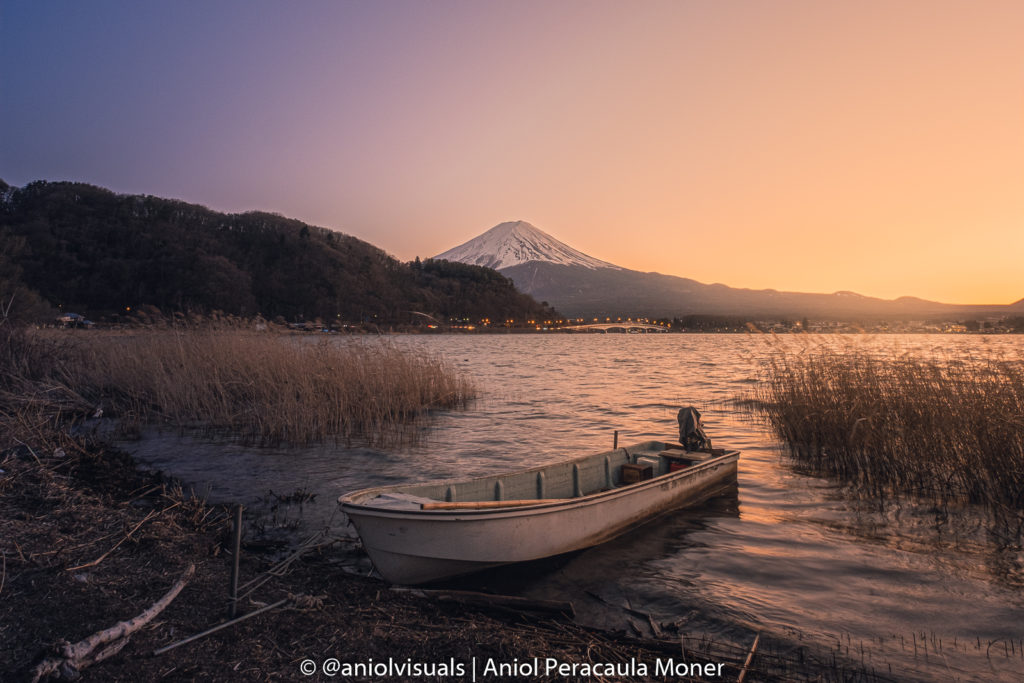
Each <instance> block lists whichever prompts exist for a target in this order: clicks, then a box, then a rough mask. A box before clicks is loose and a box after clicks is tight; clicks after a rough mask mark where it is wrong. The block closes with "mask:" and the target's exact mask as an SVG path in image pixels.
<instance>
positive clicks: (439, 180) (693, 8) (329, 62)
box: [0, 0, 1024, 304]
mask: <svg viewBox="0 0 1024 683" xmlns="http://www.w3.org/2000/svg"><path fill="white" fill-rule="evenodd" d="M0 178H3V179H4V180H5V181H7V182H8V183H10V184H13V185H24V184H25V183H27V182H30V181H32V180H37V179H46V180H75V181H83V182H88V183H92V184H96V185H101V186H104V187H108V188H110V189H112V190H115V191H117V192H125V193H145V194H153V195H158V196H166V197H176V198H179V199H183V200H186V201H190V202H196V203H200V204H204V205H206V206H209V207H211V208H213V209H217V210H222V211H246V210H252V209H260V210H267V211H276V212H279V213H282V214H285V215H287V216H290V217H294V218H298V219H300V220H304V221H306V222H309V223H313V224H316V225H323V226H326V227H330V228H333V229H336V230H340V231H342V232H345V233H348V234H351V235H355V236H357V237H359V238H362V239H365V240H367V241H369V242H372V243H373V244H376V245H377V246H379V247H382V248H383V249H385V250H387V251H388V252H390V253H392V254H393V255H395V256H397V257H398V258H401V259H403V260H411V259H412V258H413V257H414V256H420V257H427V256H432V255H434V254H438V253H440V252H442V251H445V250H447V249H449V248H451V247H453V246H455V245H457V244H460V243H462V242H464V241H466V240H468V239H470V238H472V237H474V236H476V235H478V234H480V233H481V232H483V231H484V230H486V229H488V228H490V227H492V226H493V225H495V224H497V223H500V222H502V221H506V220H519V219H521V220H526V221H529V222H531V223H533V224H534V225H536V226H537V227H539V228H540V229H542V230H544V231H546V232H549V233H551V234H552V235H554V236H555V237H557V238H559V239H561V240H563V241H564V242H566V243H568V244H569V245H571V246H573V247H575V248H577V249H579V250H581V251H583V252H585V253H587V254H590V255H592V256H595V257H597V258H600V259H603V260H606V261H611V262H613V263H616V264H619V265H622V266H625V267H627V268H634V269H637V270H644V271H647V270H652V271H658V272H663V273H669V274H673V275H680V276H685V277H691V278H694V279H696V280H699V281H702V282H722V283H725V284H728V285H730V286H734V287H751V288H758V289H761V288H775V289H779V290H792V291H813V292H832V291H836V290H853V291H857V292H859V293H861V294H865V295H871V296H880V297H884V298H895V297H897V296H901V295H912V296H920V297H924V298H927V299H933V300H939V301H946V302H951V303H993V304H1005V303H1011V302H1013V301H1016V300H1018V299H1020V298H1022V297H1024V267H1021V262H1022V260H1024V259H1022V256H1024V2H1020V1H1019V0H1013V1H997V0H991V1H986V2H981V3H977V2H950V1H946V0H904V1H901V2H895V3H894V2H888V1H884V2H883V1H878V0H865V1H861V2H824V3H823V2H812V1H795V0H774V1H767V0H764V1H762V0H751V1H749V2H715V1H712V0H693V1H687V0H677V1H675V2H653V1H649V0H648V1H643V2H629V3H626V2H605V1H587V2H581V1H580V2H576V1H566V2H536V1H533V0H516V1H514V2H498V1H489V2H470V1H459V2H456V1H453V0H438V1H436V2H397V1H394V0H386V1H381V2H303V3H284V2H256V1H246V2H212V3H208V2H194V1H186V2H174V3H146V2H142V3H140V2H110V1H103V0H97V1H96V2H89V3H78V2H45V3H39V2H24V1H21V0H3V1H2V3H0Z"/></svg>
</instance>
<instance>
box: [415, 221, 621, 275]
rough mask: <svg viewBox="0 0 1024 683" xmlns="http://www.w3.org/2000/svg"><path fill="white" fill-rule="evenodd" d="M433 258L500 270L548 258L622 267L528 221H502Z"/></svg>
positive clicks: (573, 263)
mask: <svg viewBox="0 0 1024 683" xmlns="http://www.w3.org/2000/svg"><path fill="white" fill-rule="evenodd" d="M434 258H436V259H444V260H446V261H458V262H460V263H469V264H472V265H476V266H486V267H488V268H494V269H495V270H501V269H502V268H509V267H511V266H517V265H519V264H521V263H528V262H530V261H545V262H548V263H557V264H561V265H566V266H583V267H585V268H590V269H598V268H614V269H616V270H621V268H619V266H616V265H614V264H611V263H608V262H606V261H601V260H599V259H596V258H593V257H592V256H587V255H586V254H584V253H583V252H581V251H577V250H575V249H573V248H572V247H570V246H569V245H567V244H564V243H562V242H559V241H558V240H556V239H555V238H554V237H552V236H551V235H549V234H547V233H546V232H544V231H542V230H538V229H537V228H535V227H534V226H532V225H530V224H529V223H527V222H526V221H508V222H506V223H499V224H498V225H496V226H494V227H493V228H491V229H490V230H488V231H487V232H485V233H483V234H482V235H479V236H478V237H474V238H473V239H471V240H469V241H468V242H466V243H465V244H460V245H459V246H457V247H455V248H453V249H449V250H448V251H446V252H444V253H443V254H438V255H437V256H435V257H434Z"/></svg>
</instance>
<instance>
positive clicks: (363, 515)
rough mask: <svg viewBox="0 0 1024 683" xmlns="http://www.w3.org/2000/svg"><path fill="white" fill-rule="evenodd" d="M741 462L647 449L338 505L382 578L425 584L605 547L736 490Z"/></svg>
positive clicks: (363, 496)
mask: <svg viewBox="0 0 1024 683" xmlns="http://www.w3.org/2000/svg"><path fill="white" fill-rule="evenodd" d="M738 460H739V452H738V451H726V450H721V449H714V450H711V449H704V450H703V451H686V450H684V449H683V447H682V446H680V445H679V444H673V443H669V442H663V441H645V442H643V443H638V444H635V445H632V446H627V447H625V448H617V449H614V450H611V451H607V452H604V453H596V454H593V455H588V456H584V457H580V458H575V459H572V460H568V461H564V462H558V463H554V464H550V465H545V466H542V467H535V468H533V469H528V470H522V471H518V472H512V473H506V474H499V475H493V476H487V477H479V478H476V479H466V480H459V481H456V480H449V481H437V482H430V483H425V484H402V485H397V486H382V487H376V488H369V489H363V490H361V491H355V492H353V493H348V494H345V495H343V496H341V497H340V498H339V499H338V502H339V503H340V504H341V508H342V510H343V511H344V512H345V513H346V514H347V515H348V516H349V519H351V521H352V523H353V524H354V525H355V527H356V530H357V531H358V532H359V536H360V538H361V539H362V542H363V547H364V548H365V549H366V552H367V554H368V555H369V556H370V559H371V560H372V561H373V565H374V567H376V569H377V571H378V572H380V575H381V576H383V577H384V579H386V580H387V581H389V582H391V583H398V584H420V583H428V582H431V581H439V580H442V579H449V578H453V577H457V576H462V575H465V574H470V573H472V572H476V571H480V570H482V569H487V568H489V567H496V566H499V565H505V564H511V563H514V562H526V561H530V560H537V559H541V558H545V557H552V556H555V555H561V554H563V553H568V552H572V551H574V550H580V549H583V548H588V547H590V546H594V545H597V544H599V543H604V542H605V541H608V540H610V539H612V538H614V537H616V536H618V535H620V534H622V533H623V532H625V531H627V530H629V529H631V528H633V527H636V526H638V525H640V524H642V523H644V522H646V521H649V520H651V519H652V518H654V517H656V516H658V515H660V514H662V513H664V512H667V511H669V510H674V509H678V508H682V507H687V506H693V505H697V504H698V503H701V502H703V501H704V500H707V499H708V498H711V497H713V496H715V495H716V494H718V493H721V492H723V491H724V490H726V489H728V488H729V487H730V485H731V484H732V483H733V482H735V480H736V464H737V461H738ZM638 476H639V477H640V480H639V481H635V482H632V483H630V479H635V478H636V477H638ZM645 476H647V477H650V478H643V477H645Z"/></svg>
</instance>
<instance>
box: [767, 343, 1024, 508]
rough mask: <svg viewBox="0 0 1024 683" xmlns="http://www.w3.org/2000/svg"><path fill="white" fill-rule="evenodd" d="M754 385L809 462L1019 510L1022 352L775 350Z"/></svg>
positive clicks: (880, 484) (1023, 503) (1022, 488)
mask: <svg viewBox="0 0 1024 683" xmlns="http://www.w3.org/2000/svg"><path fill="white" fill-rule="evenodd" d="M756 393H757V398H758V399H759V402H760V406H761V410H762V411H763V412H764V413H765V415H766V416H767V418H768V421H769V423H770V424H771V426H772V427H773V429H774V430H775V432H776V433H777V434H778V435H779V437H781V438H782V439H783V441H784V442H785V443H786V444H787V445H788V446H789V448H790V449H791V451H792V453H793V455H794V456H795V457H796V458H797V459H798V460H800V461H802V462H805V463H807V464H809V465H811V466H813V467H814V468H815V469H816V470H817V471H820V472H823V473H825V474H832V475H838V476H839V477H842V478H845V479H848V480H854V481H856V482H859V483H860V484H862V485H864V486H866V487H868V488H869V489H874V490H878V491H881V490H903V491H916V492H925V493H929V494H934V495H937V496H940V497H947V498H958V499H966V500H970V501H974V502H984V503H989V504H993V505H1006V506H1010V507H1013V508H1016V509H1020V508H1024V355H1021V354H1019V353H1018V355H1017V356H1016V357H1014V358H1007V357H1000V356H995V355H982V356H975V355H971V354H968V353H966V352H954V351H949V352H947V353H945V354H943V355H931V356H927V357H924V356H919V355H910V354H903V355H898V354H880V353H878V352H877V351H874V352H873V351H871V350H868V349H865V348H857V347H848V348H845V349H837V348H834V347H819V348H816V349H815V348H810V349H804V350H803V351H802V352H797V351H796V350H793V349H789V350H779V351H778V352H776V354H775V355H774V356H773V357H772V358H771V359H770V361H769V363H768V366H767V377H766V381H765V382H764V383H763V384H762V385H761V386H760V388H759V389H758V390H757V392H756Z"/></svg>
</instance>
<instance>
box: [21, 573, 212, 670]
mask: <svg viewBox="0 0 1024 683" xmlns="http://www.w3.org/2000/svg"><path fill="white" fill-rule="evenodd" d="M195 571H196V566H195V565H194V564H190V565H189V566H188V569H186V570H185V573H184V574H182V575H181V578H180V579H178V582H177V583H175V584H174V586H172V587H171V589H170V590H169V591H167V593H166V594H165V595H164V596H163V597H162V598H160V599H159V600H157V601H156V602H154V603H153V604H152V605H151V606H150V607H149V609H147V610H146V611H145V612H143V613H142V614H140V615H139V616H137V617H135V618H134V619H129V620H128V621H119V622H118V623H116V624H114V625H113V626H111V627H110V628H107V629H104V630H102V631H99V632H97V633H94V634H92V635H91V636H89V637H88V638H85V639H83V640H80V641H78V642H77V643H75V644H74V645H72V644H71V643H68V642H66V641H64V642H60V643H58V644H57V646H56V654H57V655H58V656H56V657H47V658H46V659H44V660H43V661H41V662H40V663H39V664H38V665H36V667H35V669H33V670H32V683H38V681H40V680H43V679H45V678H49V677H51V676H53V675H54V674H56V675H57V677H58V679H62V680H74V679H75V678H77V677H78V672H79V671H81V670H82V669H84V668H86V667H87V666H90V665H92V664H96V663H97V662H102V661H103V660H104V659H107V658H109V657H112V656H113V655H115V654H117V653H118V652H120V651H121V649H122V648H123V647H124V646H125V645H127V644H128V640H129V639H130V638H131V635H132V634H133V633H135V632H136V631H138V630H139V629H140V628H142V627H143V626H145V625H146V624H148V623H149V622H151V621H153V619H155V618H156V616H157V615H158V614H160V613H161V612H163V611H164V609H166V608H167V606H168V605H170V604H171V602H172V601H173V600H174V599H175V598H176V597H178V593H180V592H181V591H182V589H183V588H184V587H185V585H186V584H187V583H188V582H189V580H190V579H191V578H192V575H193V574H195ZM101 645H107V647H105V648H103V649H102V650H99V651H98V652H97V651H96V649H97V648H98V647H100V646H101Z"/></svg>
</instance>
